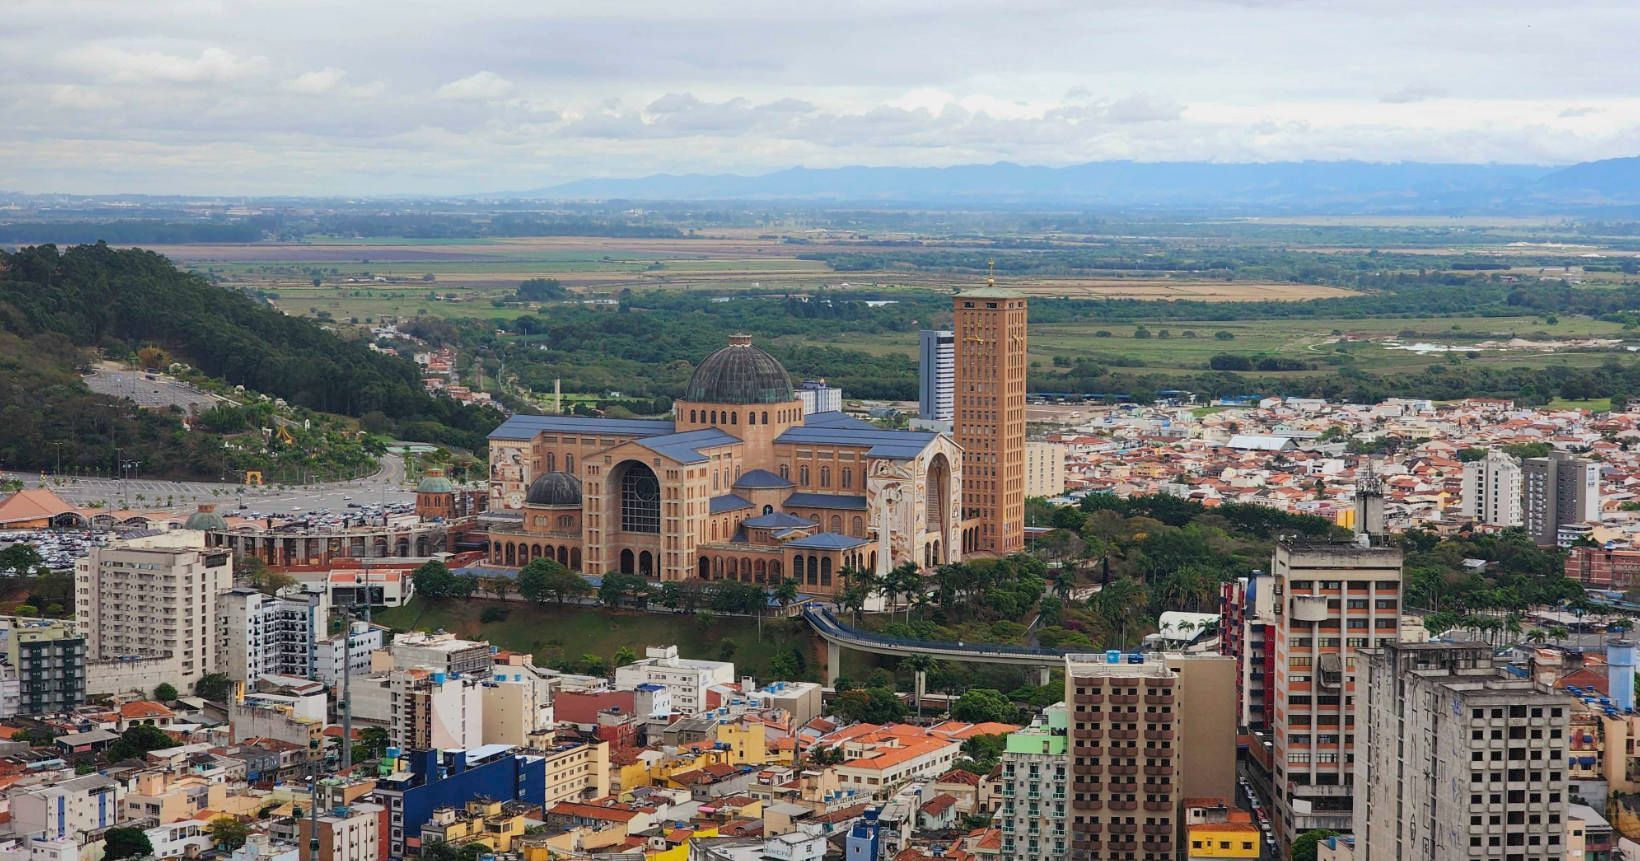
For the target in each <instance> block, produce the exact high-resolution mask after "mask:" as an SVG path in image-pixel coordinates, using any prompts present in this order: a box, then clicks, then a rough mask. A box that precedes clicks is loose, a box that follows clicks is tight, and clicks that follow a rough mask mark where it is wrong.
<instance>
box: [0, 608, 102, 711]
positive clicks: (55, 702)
mask: <svg viewBox="0 0 1640 861" xmlns="http://www.w3.org/2000/svg"><path fill="white" fill-rule="evenodd" d="M0 644H3V645H0V651H3V652H4V654H5V659H6V665H7V668H8V669H7V670H6V672H5V673H4V681H3V683H4V684H6V686H7V687H8V688H9V687H10V684H13V683H15V684H16V696H15V699H13V698H12V697H11V696H10V695H9V694H10V691H9V690H8V691H7V694H8V695H7V696H6V697H5V700H6V701H7V702H6V706H7V707H6V708H0V711H4V712H5V716H6V717H10V716H11V715H14V714H17V715H46V714H57V713H60V712H66V711H68V710H69V709H72V708H74V707H76V706H80V705H83V704H84V703H85V638H84V637H82V636H80V635H79V634H78V633H77V632H76V631H75V630H74V623H73V622H69V621H64V620H56V619H49V620H48V619H29V618H22V617H9V618H3V619H0Z"/></svg>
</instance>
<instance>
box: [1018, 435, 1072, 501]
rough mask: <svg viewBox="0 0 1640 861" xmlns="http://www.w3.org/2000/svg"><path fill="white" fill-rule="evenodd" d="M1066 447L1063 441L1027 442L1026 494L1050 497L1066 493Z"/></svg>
mask: <svg viewBox="0 0 1640 861" xmlns="http://www.w3.org/2000/svg"><path fill="white" fill-rule="evenodd" d="M1065 449H1066V446H1065V444H1064V443H1062V442H1044V441H1042V440H1032V441H1031V442H1028V443H1026V444H1025V495H1026V496H1040V497H1042V498H1044V499H1049V498H1052V497H1055V496H1061V495H1063V494H1064V493H1065Z"/></svg>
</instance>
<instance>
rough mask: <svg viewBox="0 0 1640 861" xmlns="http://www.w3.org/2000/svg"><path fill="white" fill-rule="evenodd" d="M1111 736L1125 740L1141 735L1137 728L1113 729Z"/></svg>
mask: <svg viewBox="0 0 1640 861" xmlns="http://www.w3.org/2000/svg"><path fill="white" fill-rule="evenodd" d="M1110 737H1111V738H1115V739H1122V740H1124V741H1126V740H1130V739H1136V738H1138V737H1139V731H1138V730H1136V729H1113V730H1111V731H1110Z"/></svg>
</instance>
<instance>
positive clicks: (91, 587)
mask: <svg viewBox="0 0 1640 861" xmlns="http://www.w3.org/2000/svg"><path fill="white" fill-rule="evenodd" d="M204 535H205V534H204V533H203V532H199V531H196V530H178V531H176V532H171V533H165V534H162V535H155V536H149V537H145V538H137V539H131V540H127V541H120V542H116V543H114V544H110V545H108V546H107V547H99V548H94V549H93V550H91V552H90V553H88V554H86V556H85V557H84V558H82V559H80V560H79V561H78V562H76V563H75V565H74V592H75V604H74V610H75V616H76V622H77V624H78V626H79V629H80V633H82V634H83V635H84V636H85V647H86V654H87V657H88V659H89V660H93V661H100V660H117V659H121V658H131V657H143V658H167V657H168V659H169V660H170V662H171V664H172V667H171V676H172V678H175V679H177V680H178V681H182V680H187V679H197V678H199V677H200V676H202V675H204V674H206V673H210V672H214V671H216V669H217V666H216V651H217V649H216V643H217V637H216V633H217V632H216V624H217V597H218V596H219V595H221V594H222V593H223V592H225V591H227V590H228V589H229V588H231V587H232V586H233V558H232V556H231V555H230V554H229V553H228V551H227V550H222V549H206V548H205V545H204Z"/></svg>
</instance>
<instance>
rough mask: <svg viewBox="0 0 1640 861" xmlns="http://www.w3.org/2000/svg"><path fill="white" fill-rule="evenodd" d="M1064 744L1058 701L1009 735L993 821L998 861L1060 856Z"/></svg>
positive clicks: (1063, 847)
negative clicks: (998, 840) (999, 837)
mask: <svg viewBox="0 0 1640 861" xmlns="http://www.w3.org/2000/svg"><path fill="white" fill-rule="evenodd" d="M1069 744H1070V713H1069V710H1068V709H1067V708H1066V706H1065V704H1064V703H1058V704H1056V705H1051V706H1048V707H1047V708H1045V709H1043V710H1042V713H1041V714H1040V715H1038V716H1037V717H1036V719H1035V720H1034V721H1032V722H1031V725H1030V726H1028V727H1026V728H1024V729H1022V730H1020V731H1018V732H1015V733H1011V734H1009V736H1008V740H1007V747H1006V749H1005V750H1004V752H1003V754H1002V807H1001V808H1000V809H999V810H998V811H997V814H996V817H995V819H994V823H995V824H996V825H997V826H998V827H1000V828H1001V829H1002V853H1001V861H1038V859H1041V858H1063V857H1065V853H1066V852H1067V851H1068V850H1069V848H1070V844H1069V841H1068V835H1069V831H1068V829H1067V828H1066V825H1065V817H1066V815H1067V813H1068V812H1069V806H1070V805H1069V804H1068V803H1067V799H1068V797H1069V795H1068V787H1069V785H1070V781H1069V778H1068V776H1067V775H1068V772H1069V760H1068V758H1067V757H1066V752H1067V751H1068V749H1069Z"/></svg>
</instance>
